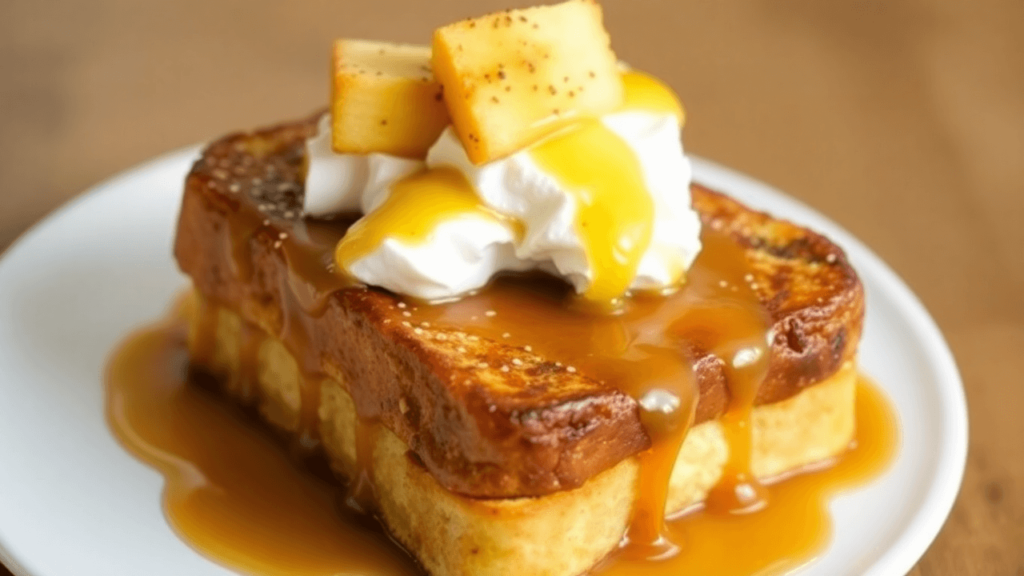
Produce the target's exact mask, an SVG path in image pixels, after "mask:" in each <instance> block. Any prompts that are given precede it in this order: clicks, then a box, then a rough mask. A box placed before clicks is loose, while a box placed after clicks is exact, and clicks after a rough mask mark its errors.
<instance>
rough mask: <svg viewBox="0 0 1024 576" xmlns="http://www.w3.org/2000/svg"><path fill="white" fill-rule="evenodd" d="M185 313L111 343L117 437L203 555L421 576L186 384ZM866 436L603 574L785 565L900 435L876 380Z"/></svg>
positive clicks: (862, 407)
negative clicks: (762, 495) (759, 497)
mask: <svg viewBox="0 0 1024 576" xmlns="http://www.w3.org/2000/svg"><path fill="white" fill-rule="evenodd" d="M185 332H186V330H185V327H184V322H183V321H182V320H180V319H172V320H169V321H167V322H164V323H162V324H158V325H155V326H153V327H150V328H146V329H143V330H141V331H139V332H137V333H136V334H134V335H132V336H131V337H130V338H128V339H127V340H126V341H125V342H124V343H123V344H122V345H121V346H120V348H119V349H118V350H117V351H116V352H115V353H114V354H113V356H112V358H111V361H110V364H109V365H108V369H107V416H108V419H109V422H110V425H111V428H112V429H113V431H114V432H115V434H116V435H117V437H118V439H119V440H120V441H121V443H122V444H123V445H124V446H125V447H127V448H128V449H129V450H130V451H131V452H132V453H133V454H135V455H136V456H137V457H139V458H140V459H142V460H143V461H145V462H146V463H148V464H149V465H151V466H153V467H154V468H156V469H157V470H159V471H160V472H161V473H162V474H163V476H164V478H165V486H164V494H163V507H164V513H165V514H166V516H167V518H168V520H169V522H170V524H171V525H172V526H173V528H174V529H175V531H176V532H177V533H178V534H179V535H180V536H181V537H182V538H183V539H184V540H185V541H186V542H188V543H189V544H190V545H191V546H193V547H194V548H195V549H196V550H198V551H199V552H201V553H202V554H204V555H205V556H207V557H209V558H211V559H213V560H215V561H217V562H219V563H222V564H224V565H226V566H229V567H231V568H233V569H236V570H240V571H242V572H244V573H247V574H253V575H258V576H271V575H273V576H277V575H284V574H294V575H299V576H335V575H337V574H349V573H351V574H363V575H365V576H383V575H399V574H401V575H408V576H414V575H422V572H421V571H420V570H419V569H418V568H417V567H416V566H415V565H414V564H413V563H412V562H411V561H409V560H408V558H407V556H406V554H405V553H404V552H402V551H401V550H400V549H399V548H398V547H397V546H395V545H394V544H392V543H391V542H390V541H389V540H388V539H387V538H386V536H384V535H383V534H381V532H380V531H379V530H377V529H375V528H374V527H373V525H372V524H367V523H366V521H361V520H358V519H356V518H354V517H352V516H351V515H348V514H345V513H343V512H342V511H341V510H343V508H342V507H339V506H338V499H339V498H340V497H341V495H342V494H343V492H342V490H341V488H340V487H339V486H338V485H337V484H336V483H333V482H331V481H328V480H326V479H324V477H322V476H321V475H317V474H313V473H311V472H310V471H308V470H306V469H305V468H304V467H302V466H300V465H296V462H295V461H294V460H293V459H292V458H291V457H290V456H289V454H288V451H287V450H286V449H285V447H284V445H283V443H281V442H279V441H278V440H277V439H276V438H274V437H273V436H271V435H269V434H267V433H266V430H265V428H264V427H263V426H262V425H261V424H259V423H258V422H256V421H255V420H254V419H252V418H251V417H249V416H248V415H247V414H245V413H242V412H240V411H237V410H234V409H232V408H231V407H230V406H229V405H228V404H227V403H225V402H224V401H222V400H221V399H219V398H217V397H216V396H215V395H213V394H211V393H209V392H207V391H205V390H203V389H202V388H201V387H200V386H197V385H194V384H191V383H189V382H188V370H187V362H188V353H187V349H186V341H185V340H186V336H185ZM856 402H857V405H856V408H857V438H856V441H855V443H854V444H853V446H852V447H851V449H850V450H849V451H848V452H847V453H845V454H843V455H841V456H840V457H838V458H836V459H834V461H830V462H826V463H823V464H822V465H820V466H818V467H817V468H816V469H812V470H806V471H803V472H800V473H798V474H795V475H793V476H792V477H790V478H787V479H785V480H784V481H781V482H778V483H774V484H771V485H770V486H768V488H767V491H768V499H769V502H770V505H768V506H766V507H764V508H762V509H761V510H759V511H757V512H754V513H750V514H739V515H733V514H724V515H723V514H714V513H709V512H706V511H697V512H691V513H689V514H687V515H685V516H682V517H679V518H676V519H674V520H671V521H669V522H667V529H668V530H669V534H670V536H671V538H672V539H673V540H674V541H675V542H677V543H678V545H679V546H680V551H679V554H678V555H676V556H675V557H673V558H671V559H669V560H666V561H657V562H654V561H644V560H635V559H630V558H629V557H628V556H627V555H623V554H617V555H613V556H612V557H611V558H609V559H608V560H606V561H605V562H604V563H603V564H602V565H601V566H599V567H598V568H597V569H595V570H594V573H595V574H601V575H616V576H618V575H627V574H629V575H650V576H682V575H694V576H697V575H706V576H714V575H730V576H737V575H750V574H777V573H782V572H784V571H786V570H788V569H791V568H793V567H796V566H799V565H801V564H804V563H806V562H808V561H810V560H811V559H813V557H814V556H815V555H816V554H817V553H819V552H820V551H821V550H822V549H823V547H824V546H825V545H826V544H827V542H828V540H829V537H830V536H829V535H830V531H831V522H830V519H829V515H828V509H827V505H828V501H829V498H830V497H831V496H832V495H834V494H835V493H837V492H839V491H841V490H845V489H849V488H852V487H855V486H857V485H859V484H862V483H864V482H866V481H867V480H869V479H871V478H873V477H874V476H876V475H877V474H879V473H880V472H881V471H882V470H883V469H884V468H885V466H886V465H887V464H888V462H889V461H890V460H891V458H892V455H893V452H894V449H895V446H896V445H897V442H898V439H897V430H896V425H895V415H894V413H893V410H892V408H891V406H890V405H889V403H888V401H887V400H886V399H885V397H884V396H883V395H882V394H881V392H880V391H879V390H878V388H877V387H876V386H875V385H874V384H872V383H871V382H870V381H868V380H866V379H864V378H861V379H860V380H859V382H858V387H857V401H856Z"/></svg>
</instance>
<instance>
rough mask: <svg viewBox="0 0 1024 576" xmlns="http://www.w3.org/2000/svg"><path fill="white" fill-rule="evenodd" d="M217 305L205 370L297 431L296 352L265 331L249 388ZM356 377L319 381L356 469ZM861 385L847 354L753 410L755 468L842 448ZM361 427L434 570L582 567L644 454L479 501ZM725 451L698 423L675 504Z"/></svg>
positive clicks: (395, 526)
mask: <svg viewBox="0 0 1024 576" xmlns="http://www.w3.org/2000/svg"><path fill="white" fill-rule="evenodd" d="M200 299H202V297H201V296H199V295H195V296H194V297H193V298H192V299H191V301H190V302H189V303H188V305H187V306H186V307H185V310H186V316H187V317H188V318H189V319H190V322H191V326H192V329H191V330H190V346H194V345H195V344H194V343H195V342H196V333H197V312H196V311H197V309H198V307H197V301H198V300H200ZM216 314H217V321H216V337H215V338H214V339H213V342H214V350H213V353H212V354H209V353H207V354H205V355H203V357H205V358H209V363H208V364H207V365H204V366H202V368H203V369H204V370H206V371H208V372H210V373H212V374H215V375H219V376H220V377H219V378H218V382H220V383H221V385H222V390H223V392H224V393H225V394H226V395H227V396H228V397H229V398H231V399H233V400H234V401H236V402H240V403H246V404H250V403H255V405H256V407H257V409H258V411H259V413H260V415H261V416H262V418H263V419H264V420H265V421H266V422H268V423H270V424H271V425H273V426H274V427H276V428H278V429H280V430H283V431H285V432H286V433H290V434H295V433H297V430H298V428H299V420H300V410H301V406H300V393H299V386H300V382H301V376H300V374H299V371H298V366H297V364H296V362H295V359H294V358H293V357H292V356H291V354H290V353H289V352H288V351H287V350H286V349H285V347H284V345H283V344H282V343H281V342H280V341H279V340H277V339H275V338H274V337H272V336H270V335H263V342H262V344H261V345H260V348H259V350H258V352H257V354H256V357H257V370H256V371H255V373H256V379H257V381H256V383H255V384H256V385H255V387H254V388H253V389H251V390H247V389H243V388H242V387H240V386H239V383H240V382H241V381H242V380H241V379H240V378H237V377H233V376H235V375H237V374H238V373H239V371H240V370H241V362H242V356H241V350H242V346H243V343H242V333H243V329H242V328H243V323H244V320H242V318H241V317H240V316H239V315H238V314H236V313H235V312H232V311H230V310H228V309H225V308H220V309H218V310H217V311H216ZM249 329H253V330H259V328H256V327H250V328H249ZM349 385H350V384H348V383H343V382H339V381H337V380H334V379H331V378H326V379H324V380H323V381H322V382H321V383H320V386H321V394H320V406H319V409H318V424H317V425H318V427H319V434H320V437H321V439H322V442H323V448H324V450H325V452H326V454H327V457H328V460H329V462H330V464H331V466H332V468H333V469H334V470H335V471H336V472H337V473H338V474H339V475H340V476H343V477H349V478H351V477H353V475H354V472H355V470H356V469H357V468H356V467H357V457H356V445H357V444H356V434H357V422H358V416H357V415H356V410H355V404H354V402H353V400H352V397H351V396H350V395H349V394H348V392H347V391H346V390H347V388H348V386H349ZM855 387H856V371H855V368H854V366H853V364H852V363H848V364H846V365H845V366H844V367H842V368H841V369H840V370H839V371H838V372H837V373H836V374H834V375H832V376H831V377H829V378H827V379H826V380H824V381H822V382H819V383H818V384H817V385H815V386H813V387H810V388H808V389H807V390H804V391H802V392H800V393H798V394H797V395H795V396H793V397H791V398H789V399H787V400H783V401H781V402H778V403H774V404H769V405H764V406H759V407H756V408H755V409H754V411H753V415H752V429H753V435H754V442H753V452H752V462H751V464H752V470H753V472H754V474H755V475H756V476H758V477H759V478H762V479H764V478H772V477H776V476H779V475H780V474H783V473H785V472H787V471H791V470H795V469H799V468H801V467H803V466H806V465H808V464H811V463H814V462H817V461H820V460H822V459H825V458H828V457H830V456H834V455H836V454H838V453H840V452H842V451H843V450H844V449H845V448H846V447H847V446H848V445H849V443H850V441H851V439H852V438H853V434H854V393H855ZM359 433H365V434H369V435H370V438H369V442H368V443H367V444H368V445H370V446H372V447H373V453H372V466H371V467H370V472H371V474H372V479H373V482H374V484H375V487H376V495H377V499H378V505H379V508H380V514H381V517H382V519H383V521H384V523H385V525H386V527H387V529H388V530H389V531H390V532H391V533H392V534H393V535H394V536H395V537H396V538H397V539H398V540H399V541H400V542H401V543H402V544H403V545H404V546H405V547H406V548H407V549H408V550H409V551H410V552H411V553H412V554H413V555H414V556H415V557H416V558H417V560H419V562H420V563H421V564H423V566H425V567H426V569H427V570H428V572H429V573H430V574H432V575H433V576H456V575H457V576H468V575H474V576H499V575H505V574H509V573H512V570H513V569H514V573H517V574H538V575H548V576H575V575H577V574H580V573H583V572H584V571H586V570H588V569H589V568H591V567H592V566H593V565H594V564H596V563H597V562H598V561H599V560H600V559H601V558H603V557H604V556H605V555H607V554H608V553H609V552H611V551H612V550H614V549H615V547H616V546H617V545H618V543H619V541H620V539H621V537H622V535H623V533H624V531H625V529H626V526H627V524H628V521H629V517H630V511H631V509H632V502H633V499H634V497H635V495H636V482H637V477H638V474H637V472H638V464H637V458H636V457H632V458H627V459H625V460H623V461H622V462H620V463H619V464H617V465H615V466H614V467H612V468H610V469H608V470H606V471H604V472H602V473H600V474H598V475H596V476H594V477H593V478H591V479H589V480H588V481H587V482H585V483H584V484H583V485H582V486H580V487H579V488H576V489H573V490H565V491H561V492H557V493H554V494H550V495H547V496H541V497H536V498H510V499H477V498H472V497H467V496H462V495H459V494H455V493H453V492H451V491H449V490H446V489H445V488H444V487H443V486H441V485H440V484H439V483H438V482H437V480H436V479H435V478H434V477H433V476H432V475H431V474H430V473H429V472H428V471H427V470H426V469H425V468H424V467H423V466H422V464H420V463H419V462H418V461H417V459H416V458H414V457H412V456H411V452H410V450H409V447H408V446H407V445H406V444H405V443H404V442H402V440H401V439H400V438H399V437H398V436H396V435H395V434H394V433H392V432H391V431H390V430H388V429H387V428H386V427H384V426H382V425H380V424H375V425H370V426H362V427H361V431H360V432H359ZM367 444H364V445H367ZM728 450H729V448H728V445H727V443H726V440H725V437H724V435H723V432H722V428H721V425H720V424H719V422H718V421H716V420H711V421H707V422H704V423H702V424H699V425H697V426H696V427H694V428H693V429H692V430H690V432H689V434H688V435H687V438H686V440H685V442H684V443H683V447H682V449H681V450H680V455H679V458H678V460H677V461H676V464H675V468H674V470H673V474H672V479H671V482H670V488H669V497H668V502H667V505H666V513H668V514H671V513H674V512H678V511H680V510H683V509H685V508H687V507H689V506H691V505H693V504H695V503H698V502H701V501H703V500H704V498H705V497H706V496H707V493H708V490H709V489H710V488H711V487H712V486H714V485H715V483H716V482H717V481H718V479H719V478H720V477H721V474H722V468H723V466H724V463H725V461H726V459H727V457H728Z"/></svg>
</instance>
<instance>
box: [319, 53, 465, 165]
mask: <svg viewBox="0 0 1024 576" xmlns="http://www.w3.org/2000/svg"><path fill="white" fill-rule="evenodd" d="M333 91H334V93H333V94H332V98H331V114H332V116H333V124H334V125H333V129H334V134H333V140H332V145H333V147H334V150H335V151H336V152H341V153H353V154H367V153H370V152H383V153H386V154H392V155H395V156H402V157H405V158H424V157H426V155H427V149H428V148H430V145H431V144H433V143H434V141H435V140H437V137H438V136H439V135H440V134H441V131H442V130H444V128H445V126H447V125H448V124H449V119H448V111H447V109H446V108H445V105H444V101H443V98H442V95H441V85H440V84H439V83H438V82H437V81H435V80H434V77H433V74H432V73H431V72H430V48H428V47H426V46H409V45H402V44H389V43H385V42H369V41H364V40H338V41H336V42H335V43H334V84H333Z"/></svg>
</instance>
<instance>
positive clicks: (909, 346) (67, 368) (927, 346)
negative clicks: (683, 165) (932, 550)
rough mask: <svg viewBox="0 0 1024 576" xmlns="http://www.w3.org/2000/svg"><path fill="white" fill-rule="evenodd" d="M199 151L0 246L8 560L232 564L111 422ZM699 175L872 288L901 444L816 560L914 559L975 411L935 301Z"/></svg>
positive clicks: (760, 202)
mask: <svg viewBox="0 0 1024 576" xmlns="http://www.w3.org/2000/svg"><path fill="white" fill-rule="evenodd" d="M196 154H197V151H196V149H189V150H185V151H181V152H177V153H173V154H170V155H167V156H164V157H161V158H158V159H156V160H154V161H152V162H150V163H148V164H145V165H143V166H141V167H139V168H136V169H134V170H131V171H129V172H127V173H125V174H123V175H121V176H118V177H116V178H114V179H112V180H109V181H107V182H105V183H103V184H101V185H99V186H97V187H95V188H94V189H93V190H91V191H90V192H88V193H86V194H84V195H82V196H80V197H79V198H78V199H76V200H75V201H73V202H71V203H70V204H68V205H66V206H65V207H64V208H62V209H60V210H59V211H58V212H57V213H55V214H53V215H52V216H50V217H49V218H47V219H46V220H44V221H43V222H42V223H40V224H39V225H37V226H36V227H35V228H34V229H32V230H31V231H30V232H29V233H28V234H26V235H25V236H24V237H23V238H21V240H19V241H18V242H17V243H16V244H15V245H14V246H13V247H12V248H11V249H10V250H9V251H8V252H7V254H6V255H5V256H4V258H3V259H2V260H0V560H2V561H3V562H4V563H5V564H6V565H8V566H9V567H10V568H11V570H13V571H14V573H15V574H16V575H18V576H93V575H95V576H139V575H141V574H147V575H151V576H160V575H166V576H180V575H182V574H189V575H191V576H212V575H225V574H231V572H230V571H228V570H227V569H225V568H222V567H220V566H218V565H216V564H214V563H212V562H210V561H208V560H206V559H205V558H203V557H201V556H200V555H199V554H197V553H195V552H194V551H193V550H192V549H191V548H189V547H188V546H187V545H186V544H185V543H184V542H182V541H181V540H180V539H179V538H178V537H177V536H176V535H175V534H174V533H173V532H172V531H171V529H170V527H169V526H168V524H167V522H166V521H165V520H164V517H163V514H162V512H161V505H160V493H161V488H162V479H161V476H160V475H159V474H158V473H157V472H155V471H154V470H153V469H151V468H149V467H147V466H146V465H144V464H142V463H141V462H139V461H138V460H136V459H135V458H133V457H132V456H130V455H129V454H128V452H126V451H125V450H124V449H123V448H122V447H121V446H120V445H119V444H118V443H117V442H116V441H115V440H114V437H113V436H112V435H111V434H110V432H109V431H108V429H107V425H106V422H105V420H104V408H103V399H104V394H103V382H102V374H103V369H104V365H105V363H106V360H107V356H108V354H109V352H110V351H111V349H112V348H113V347H114V345H115V344H116V343H117V342H119V341H120V340H121V339H122V338H123V337H125V335H127V334H128V333H129V332H130V331H131V330H133V329H134V328H137V327H139V326H141V325H143V324H146V323H148V322H152V321H154V320H156V319H158V318H160V317H161V315H163V314H164V313H165V311H166V310H167V309H168V305H169V303H170V301H171V298H172V296H173V295H174V294H175V293H176V292H178V291H179V290H180V289H182V287H183V286H184V285H185V280H184V278H183V277H182V276H181V274H180V273H179V272H178V271H177V268H176V267H175V265H174V262H173V260H172V258H171V238H172V234H173V230H174V223H175V221H176V218H177V212H178V202H179V200H180V196H181V189H182V182H183V178H184V175H185V173H186V171H187V170H188V167H189V166H190V164H191V161H192V160H193V159H194V158H195V156H196ZM696 173H697V177H698V180H699V181H701V182H703V183H706V184H708V185H710V186H711V187H713V188H716V189H719V190H723V191H726V192H728V193H730V194H732V195H734V196H735V197H737V198H738V199H740V200H742V201H744V202H746V203H748V204H750V205H752V206H754V207H757V208H761V209H764V210H767V211H769V212H772V213H774V214H776V215H779V216H782V217H785V218H788V219H791V220H793V221H796V222H799V223H801V224H806V225H809V226H811V227H812V228H815V229H817V230H819V231H822V232H824V233H825V234H827V235H829V236H830V237H831V238H832V239H834V240H835V241H836V242H838V243H839V244H840V245H841V246H843V247H844V248H845V249H846V251H847V253H848V254H849V256H850V259H851V261H852V262H853V265H854V266H855V267H856V269H857V270H858V271H859V273H860V275H861V278H862V279H863V281H864V284H865V286H866V288H867V302H868V314H867V322H866V328H865V331H864V339H863V342H862V344H861V348H860V349H861V354H860V357H861V362H862V366H863V369H864V370H865V371H866V372H867V373H868V374H870V375H872V376H874V377H875V378H876V379H877V380H878V381H879V382H880V383H881V384H882V385H883V387H884V388H885V390H886V392H887V393H888V395H889V397H890V398H891V399H892V401H893V402H894V404H895V405H896V408H897V411H898V412H899V417H900V422H901V428H902V447H901V449H900V451H899V455H898V458H897V460H896V461H895V463H894V465H893V466H892V467H891V468H890V470H889V471H888V472H887V473H886V474H885V475H884V476H883V477H882V478H880V479H878V480H877V481H875V482H874V483H872V484H870V485H869V486H867V487H865V488H863V489H861V490H858V491H855V492H850V493H846V494H845V495H843V496H841V497H839V498H837V499H835V501H834V502H833V503H832V514H833V518H834V521H835V533H834V536H833V540H832V543H831V545H830V547H829V548H828V550H827V552H826V553H825V554H824V555H823V556H822V557H820V558H819V559H818V560H816V561H815V562H813V563H812V564H810V565H809V566H807V567H805V568H804V569H803V570H802V571H801V572H800V573H801V574H803V575H829V576H835V575H838V574H871V575H883V574H884V575H902V574H905V573H906V572H907V571H908V570H909V569H910V568H911V567H912V566H913V564H914V563H915V562H916V561H917V559H918V558H919V557H920V556H921V554H923V553H924V551H925V549H926V548H927V546H928V544H929V543H930V542H931V541H932V539H933V538H934V537H935V535H936V533H937V532H938V530H939V528H940V527H941V525H942V523H943V521H944V520H945V519H946V516H947V514H948V513H949V510H950V507H951V506H952V504H953V500H954V499H955V497H956V494H957V490H958V488H959V485H960V480H961V477H962V474H963V467H964V460H965V457H966V450H967V412H966V405H965V402H964V395H963V388H962V385H961V382H960V378H959V376H958V374H957V369H956V365H955V364H954V362H953V358H952V356H951V355H950V352H949V350H948V348H947V346H946V343H945V342H944V341H943V339H942V336H941V334H940V333H939V331H938V329H937V328H936V326H935V324H934V322H933V321H932V319H931V318H930V317H929V316H928V313H927V312H926V311H925V310H924V308H923V307H922V306H921V304H920V303H919V302H918V300H917V299H916V298H915V297H914V295H913V294H912V293H911V292H910V290H908V289H907V287H906V286H905V285H904V284H903V282H902V281H900V279H899V278H898V277H897V276H896V275H895V274H894V273H893V272H892V271H891V270H890V269H889V268H888V267H887V266H886V265H885V264H884V263H883V262H882V261H881V260H879V259H878V257H876V256H875V255H874V254H872V253H871V252H870V251H869V250H868V249H867V248H865V247H864V246H863V245H862V244H861V243H860V242H858V241H857V240H856V239H855V238H853V237H852V236H851V235H850V234H849V233H847V232H845V231H844V230H842V229H841V228H840V227H839V226H837V225H835V224H834V223H832V222H831V221H829V220H828V219H826V218H825V217H823V216H821V215H820V214H818V213H816V212H814V211H813V210H811V209H809V208H807V207H806V206H804V205H802V204H800V203H798V202H796V201H794V200H792V199H790V198H788V197H786V196H785V195H783V194H781V193H780V192H777V191H775V190H773V189H771V188H769V187H768V186H765V185H764V184H761V183H758V182H756V181H754V180H751V179H749V178H746V177H744V176H741V175H739V174H737V173H735V172H732V171H730V170H728V169H725V168H722V167H719V166H716V165H714V164H712V163H710V162H706V161H697V162H696Z"/></svg>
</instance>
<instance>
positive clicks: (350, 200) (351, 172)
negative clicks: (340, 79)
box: [302, 114, 425, 217]
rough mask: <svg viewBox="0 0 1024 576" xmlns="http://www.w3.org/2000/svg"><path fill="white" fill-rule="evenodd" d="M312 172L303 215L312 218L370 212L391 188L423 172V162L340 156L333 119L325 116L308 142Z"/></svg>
mask: <svg viewBox="0 0 1024 576" xmlns="http://www.w3.org/2000/svg"><path fill="white" fill-rule="evenodd" d="M306 157H307V158H309V172H308V173H307V174H306V195H305V198H304V199H303V202H302V211H303V212H304V213H305V214H308V215H310V216H321V217H323V216H333V215H335V214H343V213H355V212H367V211H369V209H368V208H367V202H371V203H372V202H373V201H374V200H375V199H377V198H378V197H380V196H381V195H382V194H387V190H388V188H389V187H390V186H391V185H392V184H394V183H395V182H397V181H398V180H401V179H402V178H405V177H406V176H408V175H410V174H414V173H416V172H419V171H420V170H423V168H424V167H425V164H424V162H423V161H422V160H411V159H409V158H400V157H398V156H392V155H390V154H380V153H372V154H339V153H337V152H335V151H334V149H333V148H332V147H331V115H330V114H324V115H323V116H321V117H320V121H319V122H318V123H317V132H316V135H314V136H313V137H312V138H310V139H308V140H307V141H306Z"/></svg>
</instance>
